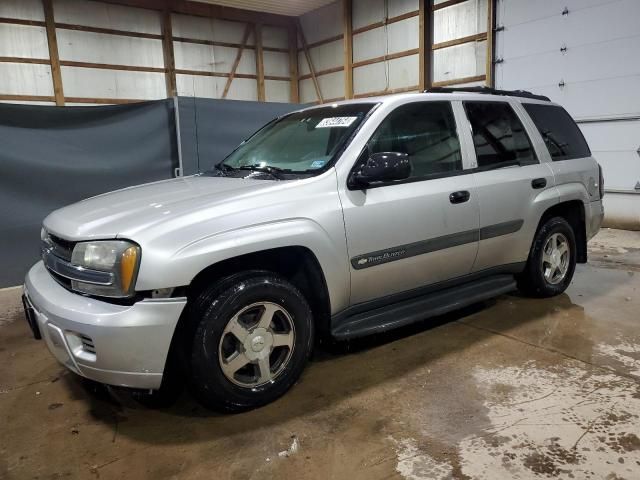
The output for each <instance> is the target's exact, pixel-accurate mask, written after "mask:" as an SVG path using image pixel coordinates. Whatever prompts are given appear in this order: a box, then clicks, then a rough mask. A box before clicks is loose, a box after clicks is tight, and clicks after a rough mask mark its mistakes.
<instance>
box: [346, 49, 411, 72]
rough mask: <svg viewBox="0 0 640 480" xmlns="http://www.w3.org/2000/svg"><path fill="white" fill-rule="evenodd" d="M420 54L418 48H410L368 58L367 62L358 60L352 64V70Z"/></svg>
mask: <svg viewBox="0 0 640 480" xmlns="http://www.w3.org/2000/svg"><path fill="white" fill-rule="evenodd" d="M417 53H420V49H419V48H412V49H411V50H404V51H403V52H396V53H390V54H389V55H381V56H379V57H374V58H368V59H367V60H360V61H359V62H354V63H353V68H357V67H362V66H364V65H371V64H372V63H379V62H384V61H385V60H393V59H394V58H401V57H408V56H409V55H415V54H417Z"/></svg>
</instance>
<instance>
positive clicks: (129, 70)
mask: <svg viewBox="0 0 640 480" xmlns="http://www.w3.org/2000/svg"><path fill="white" fill-rule="evenodd" d="M46 1H48V0H44V1H43V0H1V1H0V100H3V101H13V102H16V101H17V102H21V103H41V104H51V105H53V104H55V101H54V95H55V93H54V81H53V79H52V66H51V65H50V60H49V59H50V52H49V44H48V41H47V29H46V26H45V9H44V8H43V5H44V4H45V2H46ZM51 4H52V10H53V17H54V22H55V36H56V39H57V50H58V55H59V60H60V75H61V83H62V89H63V91H64V97H65V99H66V102H65V104H66V105H75V104H82V105H87V104H93V103H99V104H104V103H123V102H127V101H132V100H151V99H159V98H166V97H167V96H168V93H169V92H168V87H167V83H166V72H167V68H168V66H165V63H166V58H165V55H166V52H165V51H164V49H163V38H164V36H165V32H164V31H163V21H164V19H163V13H162V12H161V11H155V10H147V9H142V8H133V7H128V6H122V5H114V4H109V3H103V2H100V1H87V0H51ZM5 20H6V21H5ZM170 25H171V29H172V36H173V38H172V42H171V43H172V45H173V56H174V58H175V78H176V80H175V81H176V90H177V91H176V92H172V93H177V94H178V95H185V96H199V97H208V98H222V97H223V94H224V90H225V87H226V85H227V82H228V78H229V76H230V74H231V72H232V71H233V68H234V65H235V64H236V61H237V68H236V69H235V72H234V78H233V80H232V82H231V84H230V85H229V89H228V93H227V95H226V98H229V99H238V100H258V99H259V88H258V76H259V73H258V62H257V61H256V60H257V59H256V51H257V48H258V47H257V45H256V31H258V32H260V38H261V40H262V41H261V45H260V49H261V50H263V56H262V57H263V66H262V68H263V73H264V100H266V101H275V102H289V101H295V100H296V99H294V98H292V96H291V85H290V67H291V66H290V64H289V58H290V56H289V39H288V35H289V34H288V30H287V27H286V26H272V25H255V24H253V23H245V22H241V21H229V20H223V19H218V18H206V17H202V16H194V15H184V14H179V13H172V14H171V17H170ZM247 33H248V37H247V39H246V42H245V41H244V40H245V36H246V35H247ZM240 51H241V55H240V57H239V58H238V54H239V52H240Z"/></svg>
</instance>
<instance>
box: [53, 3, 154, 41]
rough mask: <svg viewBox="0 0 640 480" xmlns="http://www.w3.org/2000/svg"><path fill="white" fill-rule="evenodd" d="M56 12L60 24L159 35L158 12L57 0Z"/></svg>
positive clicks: (54, 6) (107, 4)
mask: <svg viewBox="0 0 640 480" xmlns="http://www.w3.org/2000/svg"><path fill="white" fill-rule="evenodd" d="M53 10H54V15H55V20H56V22H58V23H72V24H75V25H86V26H91V27H100V28H111V29H116V30H127V31H131V32H141V33H156V34H159V33H160V24H161V23H160V13H159V12H157V11H155V10H146V9H142V8H133V7H125V6H121V5H112V4H109V3H102V2H92V1H77V0H54V4H53Z"/></svg>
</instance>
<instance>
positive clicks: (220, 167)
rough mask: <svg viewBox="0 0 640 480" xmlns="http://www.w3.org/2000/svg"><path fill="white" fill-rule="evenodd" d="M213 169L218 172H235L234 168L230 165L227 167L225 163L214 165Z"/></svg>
mask: <svg viewBox="0 0 640 480" xmlns="http://www.w3.org/2000/svg"><path fill="white" fill-rule="evenodd" d="M213 168H215V169H216V170H218V171H220V172H233V171H234V170H235V168H233V167H232V166H231V165H227V164H226V163H216V164H215V165H214V166H213Z"/></svg>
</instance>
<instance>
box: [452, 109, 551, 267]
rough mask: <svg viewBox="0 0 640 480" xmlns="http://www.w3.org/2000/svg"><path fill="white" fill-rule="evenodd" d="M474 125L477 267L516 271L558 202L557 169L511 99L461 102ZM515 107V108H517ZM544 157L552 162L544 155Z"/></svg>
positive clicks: (472, 129)
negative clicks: (538, 147)
mask: <svg viewBox="0 0 640 480" xmlns="http://www.w3.org/2000/svg"><path fill="white" fill-rule="evenodd" d="M462 104H463V107H464V110H465V113H466V116H467V118H468V120H469V123H470V126H471V135H472V139H473V147H474V153H475V165H474V166H475V170H474V173H473V176H474V179H475V185H476V190H477V196H478V203H479V212H480V243H479V248H478V256H477V258H476V261H475V263H474V265H473V271H474V272H479V271H483V270H487V269H490V268H493V267H503V268H505V267H506V268H513V269H515V270H517V269H518V268H520V267H521V266H522V265H519V264H521V263H522V262H525V261H526V260H527V257H528V255H529V249H530V247H531V242H532V240H533V236H534V234H535V231H536V229H537V226H538V221H539V219H540V217H541V215H542V213H543V212H544V211H545V210H546V209H547V208H548V207H550V206H552V205H553V204H555V203H556V202H557V194H556V191H555V189H554V188H553V187H554V176H553V172H552V171H551V169H550V168H549V165H548V163H547V162H544V163H541V162H540V157H541V156H542V155H540V154H539V153H536V149H535V148H534V146H533V142H532V141H531V134H533V133H534V132H533V129H532V127H530V126H528V125H527V127H528V128H529V129H530V130H529V131H528V130H527V128H525V124H527V123H528V122H524V121H523V120H522V118H521V117H519V115H518V114H517V113H516V110H518V111H520V108H521V107H520V105H519V104H517V103H513V104H512V103H511V102H509V101H506V100H504V101H495V100H473V101H463V102H462ZM514 107H515V109H514ZM545 160H548V159H547V158H545Z"/></svg>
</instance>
